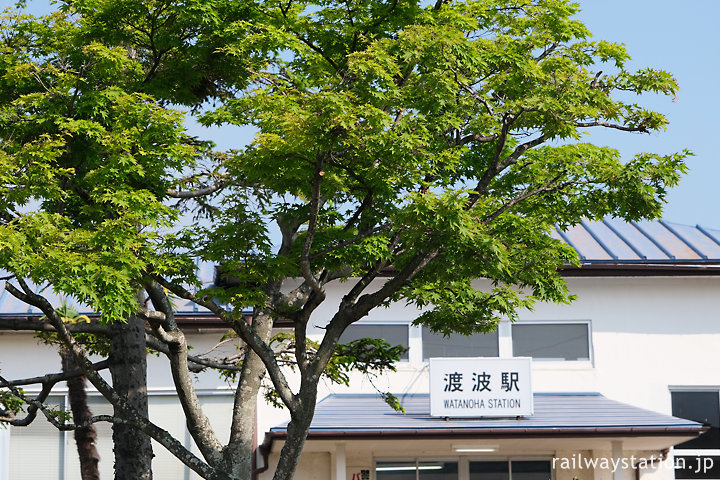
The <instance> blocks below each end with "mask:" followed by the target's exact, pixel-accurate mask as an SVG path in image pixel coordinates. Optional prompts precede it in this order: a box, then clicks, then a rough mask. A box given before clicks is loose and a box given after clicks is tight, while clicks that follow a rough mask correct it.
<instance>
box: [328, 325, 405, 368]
mask: <svg viewBox="0 0 720 480" xmlns="http://www.w3.org/2000/svg"><path fill="white" fill-rule="evenodd" d="M352 327H404V328H405V330H406V332H405V333H406V335H405V345H404V346H405V348H407V351H406V352H405V358H400V360H398V363H403V364H405V363H409V362H410V359H411V358H412V353H411V350H412V349H413V347H412V345H411V344H412V341H411V340H412V335H411V332H410V330H411V329H412V324H410V323H406V322H382V321H369V322H354V323H351V324H350V325H348V327H347V328H346V329H345V331H344V332H343V333H342V335H344V334H345V332H347V331H348V329H350V328H352ZM342 335H340V338H338V343H341V338H342ZM359 338H372V337H359ZM350 341H352V340H350ZM385 341H387V339H385ZM388 343H390V342H388ZM391 345H392V344H391Z"/></svg>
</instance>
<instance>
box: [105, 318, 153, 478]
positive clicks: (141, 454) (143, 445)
mask: <svg viewBox="0 0 720 480" xmlns="http://www.w3.org/2000/svg"><path fill="white" fill-rule="evenodd" d="M110 328H111V331H112V335H111V336H110V362H111V364H110V373H111V374H112V382H113V386H114V387H115V390H116V391H117V392H118V393H119V394H120V395H122V396H124V397H125V398H127V401H128V402H129V403H130V405H132V406H133V407H134V408H136V409H137V410H138V412H140V414H141V415H144V416H145V417H147V416H148V401H147V361H146V356H147V350H146V347H145V322H144V321H143V320H142V319H140V318H137V317H135V316H131V317H130V318H129V319H128V321H127V323H120V322H116V323H114V324H112V325H111V327H110ZM115 415H117V416H120V417H122V413H121V412H120V411H118V409H115ZM113 444H114V449H113V451H114V453H115V480H130V479H132V480H151V479H152V458H153V451H152V445H151V443H150V437H148V436H147V435H145V434H143V433H141V432H139V431H137V430H136V429H134V428H132V427H130V426H128V425H120V424H117V423H115V424H113Z"/></svg>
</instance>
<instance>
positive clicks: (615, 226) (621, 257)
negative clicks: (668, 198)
mask: <svg viewBox="0 0 720 480" xmlns="http://www.w3.org/2000/svg"><path fill="white" fill-rule="evenodd" d="M551 235H552V236H553V237H554V238H558V239H561V240H563V241H565V242H566V243H567V244H568V245H570V246H571V247H573V248H574V249H575V250H576V251H577V252H578V255H579V256H580V260H581V261H582V262H583V263H647V264H651V263H678V264H694V263H717V262H720V230H713V229H709V228H703V227H701V226H699V225H697V226H694V227H691V226H688V225H680V224H676V223H671V222H666V221H663V220H657V221H642V222H629V223H628V222H626V221H624V220H618V219H614V218H612V219H610V218H608V219H605V220H602V221H597V222H582V223H580V224H579V225H576V226H574V227H571V228H569V229H567V230H565V231H561V230H560V229H556V231H554V232H552V233H551Z"/></svg>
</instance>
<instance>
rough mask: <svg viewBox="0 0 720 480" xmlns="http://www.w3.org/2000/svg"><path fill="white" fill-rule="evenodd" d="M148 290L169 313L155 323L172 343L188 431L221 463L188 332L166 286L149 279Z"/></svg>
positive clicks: (175, 375) (219, 446)
mask: <svg viewBox="0 0 720 480" xmlns="http://www.w3.org/2000/svg"><path fill="white" fill-rule="evenodd" d="M145 289H146V290H147V292H148V295H149V296H150V300H151V301H152V303H153V305H154V306H155V308H156V309H158V310H159V311H161V312H162V313H164V314H165V320H164V322H162V324H155V325H153V331H155V332H156V334H157V335H159V337H160V338H161V339H162V340H163V341H164V342H166V343H167V344H168V350H167V351H168V358H169V359H170V372H171V373H172V378H173V383H174V384H175V390H176V391H177V394H178V399H179V400H180V404H181V405H182V407H183V411H184V412H185V418H186V420H187V427H188V431H189V432H190V435H192V437H193V440H195V444H196V445H197V446H198V448H199V449H200V452H202V455H203V457H205V459H206V460H207V461H208V463H210V464H211V465H213V466H218V465H220V464H221V463H222V444H221V443H220V441H219V440H218V438H217V435H215V431H214V430H213V428H212V425H210V421H209V420H208V418H207V416H205V413H204V412H203V410H202V407H201V406H200V399H199V398H198V396H197V392H196V391H195V386H194V385H193V379H192V377H191V376H190V366H189V364H188V348H187V340H186V339H185V335H184V334H183V333H182V332H181V331H180V329H179V328H178V326H177V323H176V322H175V316H174V314H173V310H172V305H171V304H170V300H168V298H167V295H166V294H165V291H164V290H163V289H162V287H161V286H160V285H159V284H158V283H156V282H148V283H146V285H145ZM165 329H167V331H165Z"/></svg>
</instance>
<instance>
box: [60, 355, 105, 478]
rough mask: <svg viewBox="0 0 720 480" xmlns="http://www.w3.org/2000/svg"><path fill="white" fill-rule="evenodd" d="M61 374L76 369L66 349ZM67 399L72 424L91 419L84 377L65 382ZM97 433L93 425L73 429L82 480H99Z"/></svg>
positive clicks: (62, 356)
mask: <svg viewBox="0 0 720 480" xmlns="http://www.w3.org/2000/svg"><path fill="white" fill-rule="evenodd" d="M60 358H61V359H62V370H63V372H69V371H72V370H75V369H77V365H76V364H75V361H74V360H73V358H72V353H70V351H69V350H67V349H66V348H61V349H60ZM67 387H68V398H69V399H70V410H71V411H72V415H73V422H74V423H81V422H84V421H86V420H88V419H90V417H92V412H91V411H90V408H89V407H88V403H87V391H86V389H85V377H75V378H71V379H70V380H68V381H67ZM96 440H97V432H96V430H95V425H88V426H87V427H81V428H77V429H75V444H76V445H77V451H78V458H79V459H80V478H82V480H100V471H99V469H98V462H100V455H99V454H98V451H97V447H96Z"/></svg>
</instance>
